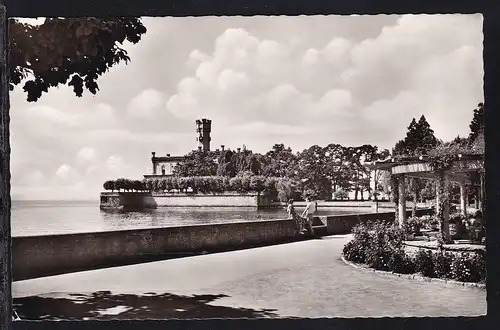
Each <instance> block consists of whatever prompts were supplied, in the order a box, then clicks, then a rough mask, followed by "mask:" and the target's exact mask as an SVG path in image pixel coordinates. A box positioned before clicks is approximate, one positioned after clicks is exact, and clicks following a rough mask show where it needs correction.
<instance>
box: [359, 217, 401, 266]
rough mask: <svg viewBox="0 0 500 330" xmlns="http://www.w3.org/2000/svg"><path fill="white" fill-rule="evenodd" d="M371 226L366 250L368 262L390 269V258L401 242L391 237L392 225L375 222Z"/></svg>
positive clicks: (371, 264) (370, 264)
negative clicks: (394, 240)
mask: <svg viewBox="0 0 500 330" xmlns="http://www.w3.org/2000/svg"><path fill="white" fill-rule="evenodd" d="M370 227H371V228H370ZM370 227H369V235H370V239H369V241H368V244H367V247H366V250H365V252H366V263H367V264H368V265H369V266H370V267H372V268H375V269H378V270H389V260H390V258H391V255H392V254H393V252H394V251H395V250H396V247H397V246H399V242H393V241H392V240H390V239H389V237H390V233H389V230H390V226H388V225H386V224H385V223H381V222H378V223H374V224H372V225H370Z"/></svg>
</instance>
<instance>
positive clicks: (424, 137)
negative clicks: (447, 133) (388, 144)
mask: <svg viewBox="0 0 500 330" xmlns="http://www.w3.org/2000/svg"><path fill="white" fill-rule="evenodd" d="M437 144H438V140H437V139H436V137H435V136H434V131H433V130H432V128H431V126H430V125H429V123H428V122H427V119H426V118H425V116H424V115H422V116H421V117H420V119H419V120H418V122H417V121H416V120H415V118H413V120H412V121H411V123H410V125H409V126H408V131H407V132H406V137H405V138H404V139H403V140H400V141H398V142H397V143H396V145H395V146H394V149H393V155H405V156H415V155H423V154H427V152H428V151H429V150H431V149H432V148H434V147H435V146H436V145H437Z"/></svg>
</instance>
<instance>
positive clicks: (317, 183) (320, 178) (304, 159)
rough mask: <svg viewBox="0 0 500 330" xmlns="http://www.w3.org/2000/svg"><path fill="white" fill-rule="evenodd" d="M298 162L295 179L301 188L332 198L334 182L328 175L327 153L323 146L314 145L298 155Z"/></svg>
mask: <svg viewBox="0 0 500 330" xmlns="http://www.w3.org/2000/svg"><path fill="white" fill-rule="evenodd" d="M297 158H298V162H297V166H296V167H295V170H294V173H293V174H294V179H295V181H296V182H299V188H300V189H301V190H302V191H303V192H306V191H309V192H311V193H312V194H313V195H314V196H315V197H317V198H322V199H331V197H332V182H331V181H330V180H329V179H328V176H327V175H326V167H327V166H326V164H327V162H326V155H325V151H324V149H323V148H321V147H320V146H317V145H313V146H311V147H310V148H308V149H305V150H303V151H302V152H301V153H299V155H298V156H297Z"/></svg>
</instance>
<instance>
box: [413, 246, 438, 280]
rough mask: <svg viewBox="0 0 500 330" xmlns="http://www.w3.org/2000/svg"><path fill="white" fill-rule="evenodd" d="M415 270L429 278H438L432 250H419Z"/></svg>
mask: <svg viewBox="0 0 500 330" xmlns="http://www.w3.org/2000/svg"><path fill="white" fill-rule="evenodd" d="M415 270H416V271H417V272H419V273H420V274H422V275H423V276H427V277H436V272H435V270H434V262H433V253H432V251H430V250H426V249H419V250H418V252H417V254H416V255H415Z"/></svg>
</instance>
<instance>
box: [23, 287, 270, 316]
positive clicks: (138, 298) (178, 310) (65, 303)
mask: <svg viewBox="0 0 500 330" xmlns="http://www.w3.org/2000/svg"><path fill="white" fill-rule="evenodd" d="M224 297H228V296H227V295H222V294H219V295H193V296H178V295H174V294H170V293H164V294H156V293H151V292H149V293H145V294H143V295H135V294H112V293H111V292H110V291H99V292H94V293H92V294H88V295H86V294H68V297H67V298H53V297H40V296H31V297H23V298H15V299H14V301H13V308H14V309H15V310H16V312H17V313H18V315H19V317H20V318H21V319H22V320H61V319H62V320H82V319H95V320H109V319H170V318H178V319H192V318H270V317H278V315H277V314H275V313H273V312H275V311H276V310H272V309H262V310H253V309H248V308H233V307H225V306H213V305H209V303H210V302H213V301H215V300H217V299H219V298H224ZM113 309H114V310H115V312H114V313H113V315H109V314H106V310H107V311H108V312H109V311H112V310H113ZM103 311H104V313H103ZM110 314H111V313H110Z"/></svg>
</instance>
